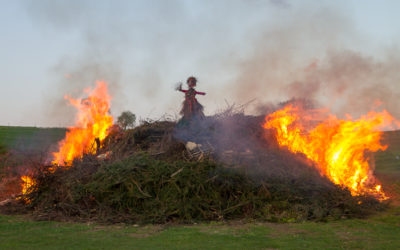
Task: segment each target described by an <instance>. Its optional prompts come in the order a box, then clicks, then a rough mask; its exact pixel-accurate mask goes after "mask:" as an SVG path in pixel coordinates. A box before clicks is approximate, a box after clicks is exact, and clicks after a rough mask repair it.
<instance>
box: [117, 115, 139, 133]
mask: <svg viewBox="0 0 400 250" xmlns="http://www.w3.org/2000/svg"><path fill="white" fill-rule="evenodd" d="M135 122H136V115H135V114H134V113H132V112H131V111H124V112H122V113H121V115H120V116H118V119H117V123H118V125H119V126H121V128H123V129H127V128H133V127H134V126H135Z"/></svg>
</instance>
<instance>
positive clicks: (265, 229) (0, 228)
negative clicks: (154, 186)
mask: <svg viewBox="0 0 400 250" xmlns="http://www.w3.org/2000/svg"><path fill="white" fill-rule="evenodd" d="M399 212H400V210H399V209H397V210H396V211H390V212H388V213H387V214H384V215H380V216H377V217H373V218H370V219H368V220H359V219H353V220H344V221H335V222H331V223H314V222H304V223H294V224H273V223H241V222H231V223H209V224H199V225H170V226H160V225H146V226H139V227H138V226H125V225H112V226H103V225H96V224H78V223H60V222H43V221H40V222H37V221H30V220H29V219H27V218H25V217H21V216H0V247H1V248H2V249H23V248H29V249H32V248H34V249H39V248H40V249H54V248H66V249H82V248H84V249H111V248H113V249H143V248H146V249H262V248H289V249H305V248H307V249H326V248H328V249H339V248H366V249H398V248H399V247H400V239H399V237H398V236H399V235H400V219H399V216H394V215H393V213H399Z"/></svg>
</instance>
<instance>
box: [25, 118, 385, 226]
mask: <svg viewBox="0 0 400 250" xmlns="http://www.w3.org/2000/svg"><path fill="white" fill-rule="evenodd" d="M260 123H262V118H260V117H251V116H245V115H243V114H233V115H227V116H218V117H208V118H206V119H205V120H203V121H200V122H198V123H195V124H191V125H187V124H183V125H182V124H176V123H175V122H171V121H162V122H147V123H143V124H142V125H141V126H139V127H136V128H135V129H132V130H128V131H124V132H121V131H119V132H116V133H111V134H110V135H109V137H108V138H107V140H106V141H105V143H104V147H103V149H102V151H101V152H99V153H100V154H105V155H107V157H98V156H95V155H85V156H84V157H83V158H81V159H77V160H75V161H74V163H73V164H72V166H71V167H68V168H58V169H57V170H56V171H55V172H54V173H53V172H52V171H49V167H41V169H38V171H36V172H37V174H36V175H35V176H34V178H35V180H36V185H34V186H33V187H32V188H31V190H30V191H31V192H30V193H29V194H28V195H27V196H26V197H24V200H25V201H28V203H27V206H28V207H30V208H32V209H33V211H34V214H35V216H36V217H37V218H40V219H58V220H62V219H68V220H69V219H75V220H83V221H87V220H95V221H102V222H126V223H167V222H179V223H192V222H198V221H210V220H229V219H258V220H267V221H279V222H292V221H302V220H316V221H324V220H329V219H339V218H349V217H363V216H366V215H368V214H371V213H373V212H375V211H377V210H380V209H382V208H384V207H385V205H384V204H382V203H379V202H378V201H376V200H375V199H374V198H372V197H353V196H351V194H350V192H349V191H348V190H344V189H342V188H341V187H338V186H336V185H334V184H332V183H331V182H330V181H329V180H327V179H326V178H323V177H321V176H320V175H319V173H318V172H317V171H316V170H315V168H313V167H310V166H309V163H308V162H307V161H306V159H304V157H302V156H301V155H299V156H294V155H292V154H290V153H289V152H285V151H282V150H279V149H278V148H277V147H276V145H275V144H274V143H272V142H271V141H272V140H269V139H268V135H265V131H262V129H261V126H260ZM232 135H234V136H232ZM200 156H201V157H200Z"/></svg>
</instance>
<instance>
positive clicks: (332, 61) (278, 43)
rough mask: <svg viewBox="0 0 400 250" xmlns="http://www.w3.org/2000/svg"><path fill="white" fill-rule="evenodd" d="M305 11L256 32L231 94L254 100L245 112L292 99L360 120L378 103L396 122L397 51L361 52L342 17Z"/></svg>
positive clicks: (399, 94) (362, 40)
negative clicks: (257, 34) (270, 27)
mask: <svg viewBox="0 0 400 250" xmlns="http://www.w3.org/2000/svg"><path fill="white" fill-rule="evenodd" d="M307 8H308V6H303V7H299V8H296V9H295V10H293V9H292V11H293V12H292V16H291V17H290V18H289V19H288V20H285V21H282V20H279V22H276V23H275V26H274V28H272V29H269V30H264V31H261V33H260V36H259V37H258V38H257V39H256V42H254V43H253V45H254V47H253V50H252V52H251V54H250V55H248V56H247V57H246V58H245V59H243V60H241V61H240V62H239V63H238V64H237V67H236V70H237V78H236V80H235V81H234V82H235V83H234V87H232V88H230V94H231V95H232V96H233V97H234V98H235V99H236V100H240V102H245V101H246V100H249V99H251V98H257V103H256V105H254V106H253V107H250V109H249V111H250V112H253V113H258V114H259V113H260V112H264V110H270V109H271V108H270V107H271V103H277V102H280V101H282V100H287V99H291V98H296V99H309V100H310V101H312V102H313V103H316V104H317V105H318V106H322V107H327V108H330V109H331V110H332V111H333V112H335V113H336V114H338V115H340V116H343V115H345V114H350V115H353V116H359V115H361V114H365V113H367V112H368V111H370V110H372V109H374V108H377V105H376V104H377V103H379V104H380V105H379V109H386V110H388V111H389V112H390V113H392V114H393V115H394V116H395V117H397V118H400V111H399V110H398V108H397V107H398V106H399V104H400V90H399V88H397V87H396V85H397V84H398V82H399V81H400V71H398V68H399V66H400V57H399V56H398V55H399V53H398V52H399V51H398V49H396V48H387V47H378V48H377V49H376V50H374V51H373V52H372V53H371V52H370V51H366V50H365V48H366V46H365V45H366V44H367V43H368V39H367V38H366V37H363V36H362V35H360V34H358V32H357V30H356V28H355V25H354V24H353V22H352V21H351V19H350V18H348V17H347V15H345V12H343V11H342V10H340V9H337V8H326V7H325V8H324V6H323V5H321V6H318V7H317V8H314V9H307ZM371 46H373V45H371ZM367 47H368V46H367Z"/></svg>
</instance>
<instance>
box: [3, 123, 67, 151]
mask: <svg viewBox="0 0 400 250" xmlns="http://www.w3.org/2000/svg"><path fill="white" fill-rule="evenodd" d="M65 131H66V129H65V128H36V127H9V126H0V147H2V148H3V150H4V149H5V148H6V149H10V150H23V151H28V152H32V151H33V152H35V151H43V150H46V149H48V148H49V147H50V146H52V145H54V144H56V143H57V142H58V141H60V140H61V139H63V138H64V136H65Z"/></svg>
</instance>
